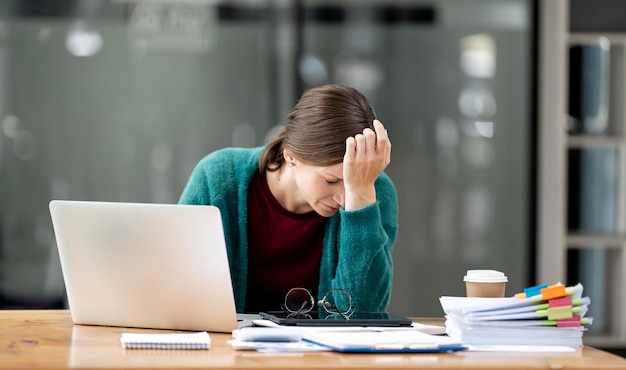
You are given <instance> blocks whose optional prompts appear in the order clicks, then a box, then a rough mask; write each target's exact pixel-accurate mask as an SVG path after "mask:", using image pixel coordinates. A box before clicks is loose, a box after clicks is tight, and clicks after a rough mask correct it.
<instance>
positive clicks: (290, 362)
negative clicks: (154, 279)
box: [0, 310, 626, 370]
mask: <svg viewBox="0 0 626 370" xmlns="http://www.w3.org/2000/svg"><path fill="white" fill-rule="evenodd" d="M432 320H435V319H431V321H430V322H429V320H428V319H424V320H418V321H419V322H423V323H432ZM437 322H439V323H442V320H438V321H437ZM123 332H153V333H158V332H167V331H163V330H145V329H129V328H115V327H98V326H85V325H74V324H73V323H72V320H71V317H70V314H69V311H67V310H28V311H1V310H0V346H1V347H0V369H69V368H75V369H95V368H98V369H102V368H126V369H182V368H209V369H287V368H291V369H293V368H298V369H352V370H354V369H375V368H377V369H389V368H394V369H397V368H420V369H507V370H513V369H626V359H623V358H621V357H618V356H615V355H613V354H610V353H608V352H604V351H601V350H598V349H594V348H590V347H584V348H582V349H580V350H578V351H577V352H575V353H562V354H558V353H557V354H521V353H480V352H468V351H463V352H456V353H446V354H407V355H404V354H383V355H371V354H340V353H335V352H318V353H304V354H302V353H294V354H289V353H282V354H263V353H258V352H248V351H235V350H233V349H232V348H231V347H230V345H229V344H228V343H226V341H227V340H228V339H230V337H231V336H230V335H229V334H217V333H211V334H210V335H211V340H212V346H211V349H210V350H208V351H168V350H159V351H157V350H124V349H122V347H121V345H120V335H121V333H123Z"/></svg>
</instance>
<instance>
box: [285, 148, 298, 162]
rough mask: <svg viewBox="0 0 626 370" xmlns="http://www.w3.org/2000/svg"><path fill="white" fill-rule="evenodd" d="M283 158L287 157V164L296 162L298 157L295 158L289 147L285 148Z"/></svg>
mask: <svg viewBox="0 0 626 370" xmlns="http://www.w3.org/2000/svg"><path fill="white" fill-rule="evenodd" d="M283 158H285V163H286V164H288V165H289V164H292V165H293V164H295V163H296V159H295V158H294V156H293V155H291V153H289V151H288V150H287V149H283Z"/></svg>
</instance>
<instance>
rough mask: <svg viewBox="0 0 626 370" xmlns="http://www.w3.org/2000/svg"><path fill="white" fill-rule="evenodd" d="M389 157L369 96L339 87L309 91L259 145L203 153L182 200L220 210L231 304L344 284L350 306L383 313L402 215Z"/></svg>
mask: <svg viewBox="0 0 626 370" xmlns="http://www.w3.org/2000/svg"><path fill="white" fill-rule="evenodd" d="M390 160H391V143H390V141H389V138H388V136H387V131H386V130H385V128H384V126H383V125H382V123H380V121H378V120H376V117H375V115H374V112H373V110H372V108H371V107H370V105H369V103H368V102H367V99H366V98H365V97H364V96H363V95H362V94H361V93H359V92H358V91H356V90H355V89H353V88H350V87H346V86H342V85H325V86H321V87H317V88H313V89H310V90H308V91H306V92H305V93H304V94H303V95H302V97H301V98H300V100H299V101H298V103H297V104H296V106H295V107H294V109H293V110H292V112H291V113H290V114H289V116H288V119H287V123H286V125H285V127H283V128H282V129H281V130H280V131H279V132H278V133H277V135H276V137H275V139H274V140H273V141H271V142H270V143H269V144H267V145H266V146H265V147H263V148H255V149H242V148H226V149H222V150H218V151H216V152H214V153H211V154H209V155H208V156H206V157H205V158H204V159H202V160H201V161H200V162H199V163H198V165H197V166H196V168H195V169H194V171H193V173H192V174H191V177H190V179H189V182H188V183H187V185H186V187H185V189H184V191H183V193H182V195H181V198H180V201H179V202H180V203H181V204H204V205H207V204H211V205H214V206H217V207H218V208H219V209H220V211H221V213H222V220H223V224H224V232H225V237H226V246H227V249H228V257H229V262H230V269H231V277H232V283H233V290H234V293H235V302H236V306H237V312H260V311H271V310H277V309H280V308H281V305H282V304H283V302H284V300H285V294H286V293H287V292H288V291H289V290H290V289H291V288H294V287H302V288H306V289H308V290H309V291H310V292H311V293H312V295H313V297H317V298H318V299H321V297H323V296H324V295H325V294H326V293H327V292H328V291H329V290H330V289H333V288H334V289H344V290H345V291H347V292H348V293H349V294H350V296H351V298H352V307H353V309H354V310H356V311H363V312H364V311H385V310H386V308H387V305H388V304H389V298H390V295H391V279H392V272H393V262H392V259H391V252H392V248H393V245H394V243H395V240H396V236H397V214H398V205H397V197H396V191H395V188H394V186H393V183H392V182H391V180H390V179H389V177H387V175H385V174H384V173H383V170H384V169H385V168H386V167H387V165H388V164H389V162H390ZM331 294H332V293H331ZM338 299H339V298H338Z"/></svg>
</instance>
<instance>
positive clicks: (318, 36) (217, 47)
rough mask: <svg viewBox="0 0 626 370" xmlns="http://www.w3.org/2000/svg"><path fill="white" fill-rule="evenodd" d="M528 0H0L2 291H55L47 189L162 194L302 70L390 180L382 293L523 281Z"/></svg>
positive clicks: (128, 197)
mask: <svg viewBox="0 0 626 370" xmlns="http://www.w3.org/2000/svg"><path fill="white" fill-rule="evenodd" d="M536 9H537V1H535V0H429V1H427V0H415V1H409V0H405V1H400V0H395V1H383V0H380V1H374V0H363V1H357V0H354V1H342V2H332V1H321V0H319V1H314V0H294V1H291V0H248V1H244V0H240V1H228V0H224V1H219V0H193V1H192V0H189V1H174V0H171V1H170V0H159V1H140V0H106V1H105V0H51V1H39V0H3V1H0V308H51V307H52V308H53V307H65V297H64V294H65V291H64V284H63V278H62V274H61V268H60V264H59V258H58V254H57V250H56V244H55V239H54V233H53V230H52V224H51V220H50V216H49V211H48V203H49V201H50V200H52V199H74V200H101V201H122V202H148V203H176V202H177V200H178V197H179V195H180V193H181V191H182V189H183V187H184V185H185V183H186V181H187V178H188V176H189V174H190V173H191V170H192V168H193V167H194V166H195V164H196V163H197V161H198V160H200V159H201V158H202V157H203V156H205V155H206V154H208V153H209V152H211V151H214V150H216V149H220V148H223V147H227V146H239V147H253V146H260V145H263V144H264V142H265V141H266V139H267V138H268V137H269V136H270V135H271V134H272V132H274V130H275V129H276V128H277V127H278V126H280V125H281V124H282V123H284V120H285V118H286V115H287V113H288V112H289V110H290V109H291V107H292V106H293V105H294V104H295V102H296V101H297V99H298V97H299V95H300V94H301V93H302V92H303V91H304V90H306V89H307V88H310V87H313V86H317V85H322V84H326V83H342V84H346V85H349V86H353V87H355V88H357V89H359V90H360V91H361V92H363V93H364V94H365V95H366V96H367V97H368V98H369V99H370V101H371V103H372V105H373V107H374V108H375V110H376V112H377V114H378V116H379V118H380V119H381V120H382V121H383V123H384V124H385V125H386V127H387V128H388V131H389V134H390V137H391V140H392V144H393V152H392V163H391V164H390V166H389V167H388V169H387V171H386V172H387V173H388V174H389V176H390V177H391V178H392V180H393V181H394V183H395V185H396V187H397V191H398V197H399V204H400V215H399V237H398V241H397V244H396V246H395V249H394V263H395V273H394V284H393V292H392V301H391V305H390V307H389V310H390V311H393V312H396V313H399V314H403V315H408V316H441V315H442V314H443V312H442V310H441V306H440V304H439V300H438V298H439V297H440V296H442V295H464V294H465V290H464V289H465V288H464V284H463V281H462V279H463V275H464V274H465V272H466V270H468V269H482V268H485V269H497V270H500V271H503V272H505V273H506V275H507V276H508V278H509V283H508V285H507V295H512V294H514V293H516V292H518V291H520V290H522V289H523V288H524V287H526V286H529V285H532V284H535V283H554V282H536V281H535V268H536V267H535V255H536V245H535V243H536V242H535V232H536V230H535V223H534V222H535V218H536V212H537V206H536V202H537V197H536V186H537V184H536V176H537V169H536V167H537V165H536V163H537V150H536V143H537V127H536V116H535V113H536V104H537V102H536V96H537V91H536V89H537V86H536V78H537V71H536V64H537V32H538V27H537V20H536Z"/></svg>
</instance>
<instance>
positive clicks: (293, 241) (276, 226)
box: [245, 172, 327, 313]
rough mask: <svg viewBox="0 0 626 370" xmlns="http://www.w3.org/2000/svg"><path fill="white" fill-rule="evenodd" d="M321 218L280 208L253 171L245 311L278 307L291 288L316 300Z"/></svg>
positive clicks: (250, 192) (323, 223)
mask: <svg viewBox="0 0 626 370" xmlns="http://www.w3.org/2000/svg"><path fill="white" fill-rule="evenodd" d="M326 220H327V219H326V218H325V217H322V216H320V215H319V214H317V213H316V212H315V211H311V212H308V213H304V214H298V213H293V212H290V211H288V210H286V209H285V208H283V207H282V206H281V205H280V203H278V201H277V200H276V198H274V196H273V195H272V193H271V192H270V188H269V186H268V185H267V179H266V177H265V174H261V173H259V172H257V173H256V174H255V175H254V177H253V178H252V182H251V183H250V189H249V190H248V290H247V294H246V308H245V310H246V312H254V313H256V312H260V311H276V310H280V309H281V305H282V304H283V303H284V300H285V294H287V292H288V291H289V289H291V288H296V287H301V288H307V289H308V290H309V291H310V292H311V294H312V295H313V298H314V299H316V300H317V290H318V289H317V288H318V285H319V272H320V271H319V270H320V261H321V258H322V246H323V241H324V230H325V227H326Z"/></svg>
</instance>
